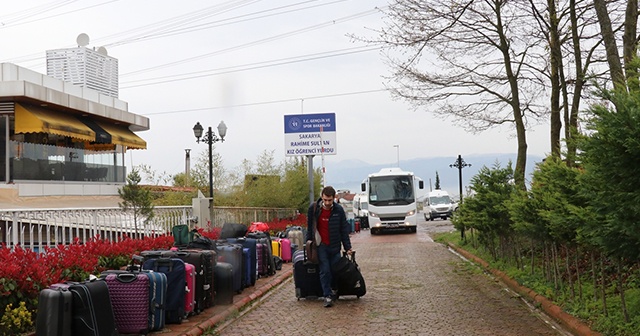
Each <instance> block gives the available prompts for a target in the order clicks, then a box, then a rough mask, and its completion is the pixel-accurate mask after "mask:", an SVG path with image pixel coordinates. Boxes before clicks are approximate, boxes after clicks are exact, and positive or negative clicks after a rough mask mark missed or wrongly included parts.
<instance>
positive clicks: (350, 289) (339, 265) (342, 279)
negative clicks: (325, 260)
mask: <svg viewBox="0 0 640 336" xmlns="http://www.w3.org/2000/svg"><path fill="white" fill-rule="evenodd" d="M331 273H332V274H333V278H334V282H335V284H336V287H337V289H338V292H337V296H338V297H340V296H341V295H355V296H357V297H358V298H359V297H361V296H364V295H365V294H366V293H367V286H366V285H365V282H364V277H363V276H362V273H360V267H359V266H358V264H357V263H356V253H355V251H354V252H353V253H351V256H349V255H347V254H346V253H345V254H344V255H343V256H342V257H340V260H338V262H336V263H335V264H333V265H331Z"/></svg>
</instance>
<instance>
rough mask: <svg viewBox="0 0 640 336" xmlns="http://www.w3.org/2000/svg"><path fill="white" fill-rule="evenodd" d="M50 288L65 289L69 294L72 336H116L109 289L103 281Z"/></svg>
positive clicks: (56, 285)
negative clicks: (70, 298)
mask: <svg viewBox="0 0 640 336" xmlns="http://www.w3.org/2000/svg"><path fill="white" fill-rule="evenodd" d="M52 287H53V288H67V289H68V290H69V291H70V292H71V295H72V300H71V302H72V304H71V334H72V335H87V336H104V335H107V336H117V335H118V329H117V328H116V321H115V317H114V315H113V308H112V305H111V297H110V296H109V288H108V287H107V283H106V282H104V280H91V281H84V282H72V283H68V284H55V285H52Z"/></svg>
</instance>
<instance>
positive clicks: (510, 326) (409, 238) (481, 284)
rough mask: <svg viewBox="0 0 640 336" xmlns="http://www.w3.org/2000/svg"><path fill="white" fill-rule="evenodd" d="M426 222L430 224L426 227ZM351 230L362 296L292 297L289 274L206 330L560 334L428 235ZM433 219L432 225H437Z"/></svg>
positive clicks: (423, 231) (234, 332) (240, 332)
mask: <svg viewBox="0 0 640 336" xmlns="http://www.w3.org/2000/svg"><path fill="white" fill-rule="evenodd" d="M429 223H431V224H429ZM429 223H424V222H423V223H422V224H421V225H420V227H419V230H418V233H417V234H386V235H376V236H372V235H370V233H369V231H363V232H361V233H358V234H354V235H352V242H353V245H354V249H355V250H357V261H358V263H359V264H360V267H361V269H362V272H363V275H364V277H365V279H366V280H367V294H366V295H365V296H364V297H362V298H360V299H356V298H355V297H341V298H340V300H339V301H338V302H337V303H336V305H335V306H334V307H332V308H324V307H323V306H322V301H320V300H311V301H306V300H304V299H302V300H297V299H296V297H295V294H294V293H295V290H294V284H293V280H292V279H290V278H289V279H287V280H286V281H284V282H283V283H282V284H281V285H280V286H279V287H277V288H276V289H274V290H273V291H271V292H270V293H269V295H268V297H266V298H265V299H264V300H263V301H262V302H261V303H260V304H259V305H257V306H255V307H254V308H252V309H250V310H248V311H246V312H245V313H243V314H242V315H241V316H239V317H238V318H237V319H234V320H233V321H232V322H229V323H227V324H223V325H222V326H220V327H219V328H218V329H216V330H208V331H207V333H205V334H210V335H331V336H338V335H368V336H371V335H561V334H563V332H560V331H558V330H557V329H554V327H552V325H550V324H548V323H547V322H545V321H543V319H541V318H540V317H539V316H538V315H537V314H536V313H534V312H532V311H531V310H530V309H529V308H527V307H526V305H524V304H523V302H522V301H521V299H520V298H519V297H518V296H517V295H515V294H514V293H513V292H511V291H508V290H506V289H505V288H504V286H503V285H501V284H500V283H499V282H497V281H495V280H494V279H493V278H492V277H490V276H488V275H486V274H484V273H483V272H482V271H481V270H480V269H479V268H477V267H475V266H473V265H471V264H469V263H468V262H465V261H464V260H462V259H461V258H459V257H458V256H456V255H455V254H453V253H451V252H450V251H448V250H447V248H446V247H444V246H443V245H441V244H438V243H434V242H433V241H432V240H431V238H430V237H429V236H428V234H427V230H429V227H428V226H429V225H434V224H433V223H436V221H434V222H429ZM436 224H437V223H436Z"/></svg>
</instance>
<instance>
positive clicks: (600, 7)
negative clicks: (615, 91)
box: [593, 0, 626, 89]
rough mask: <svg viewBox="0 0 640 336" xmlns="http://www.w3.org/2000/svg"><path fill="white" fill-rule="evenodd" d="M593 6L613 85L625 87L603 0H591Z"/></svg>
mask: <svg viewBox="0 0 640 336" xmlns="http://www.w3.org/2000/svg"><path fill="white" fill-rule="evenodd" d="M593 8H594V9H595V11H596V15H597V16H598V23H599V24H600V34H601V35H602V41H603V43H604V46H605V51H606V53H607V63H608V64H609V71H610V76H611V80H612V81H613V86H614V87H621V88H625V89H626V85H625V78H624V74H623V73H622V64H621V63H620V55H619V54H618V46H617V45H616V37H615V34H614V32H613V28H611V19H610V18H609V12H608V10H607V3H606V1H605V0H593Z"/></svg>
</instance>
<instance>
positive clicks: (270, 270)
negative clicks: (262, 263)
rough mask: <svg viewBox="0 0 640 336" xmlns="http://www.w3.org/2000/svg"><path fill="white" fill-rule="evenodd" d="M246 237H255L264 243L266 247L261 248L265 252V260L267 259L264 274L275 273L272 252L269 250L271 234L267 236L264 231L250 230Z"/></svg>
mask: <svg viewBox="0 0 640 336" xmlns="http://www.w3.org/2000/svg"><path fill="white" fill-rule="evenodd" d="M247 238H255V239H257V241H258V243H264V244H265V245H266V247H267V248H266V249H263V250H265V251H267V252H265V254H266V255H267V256H266V257H265V260H266V261H267V274H265V275H264V276H269V275H274V274H276V265H275V263H274V261H273V258H272V256H273V252H272V251H271V236H269V234H268V233H266V232H250V233H248V234H247Z"/></svg>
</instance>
